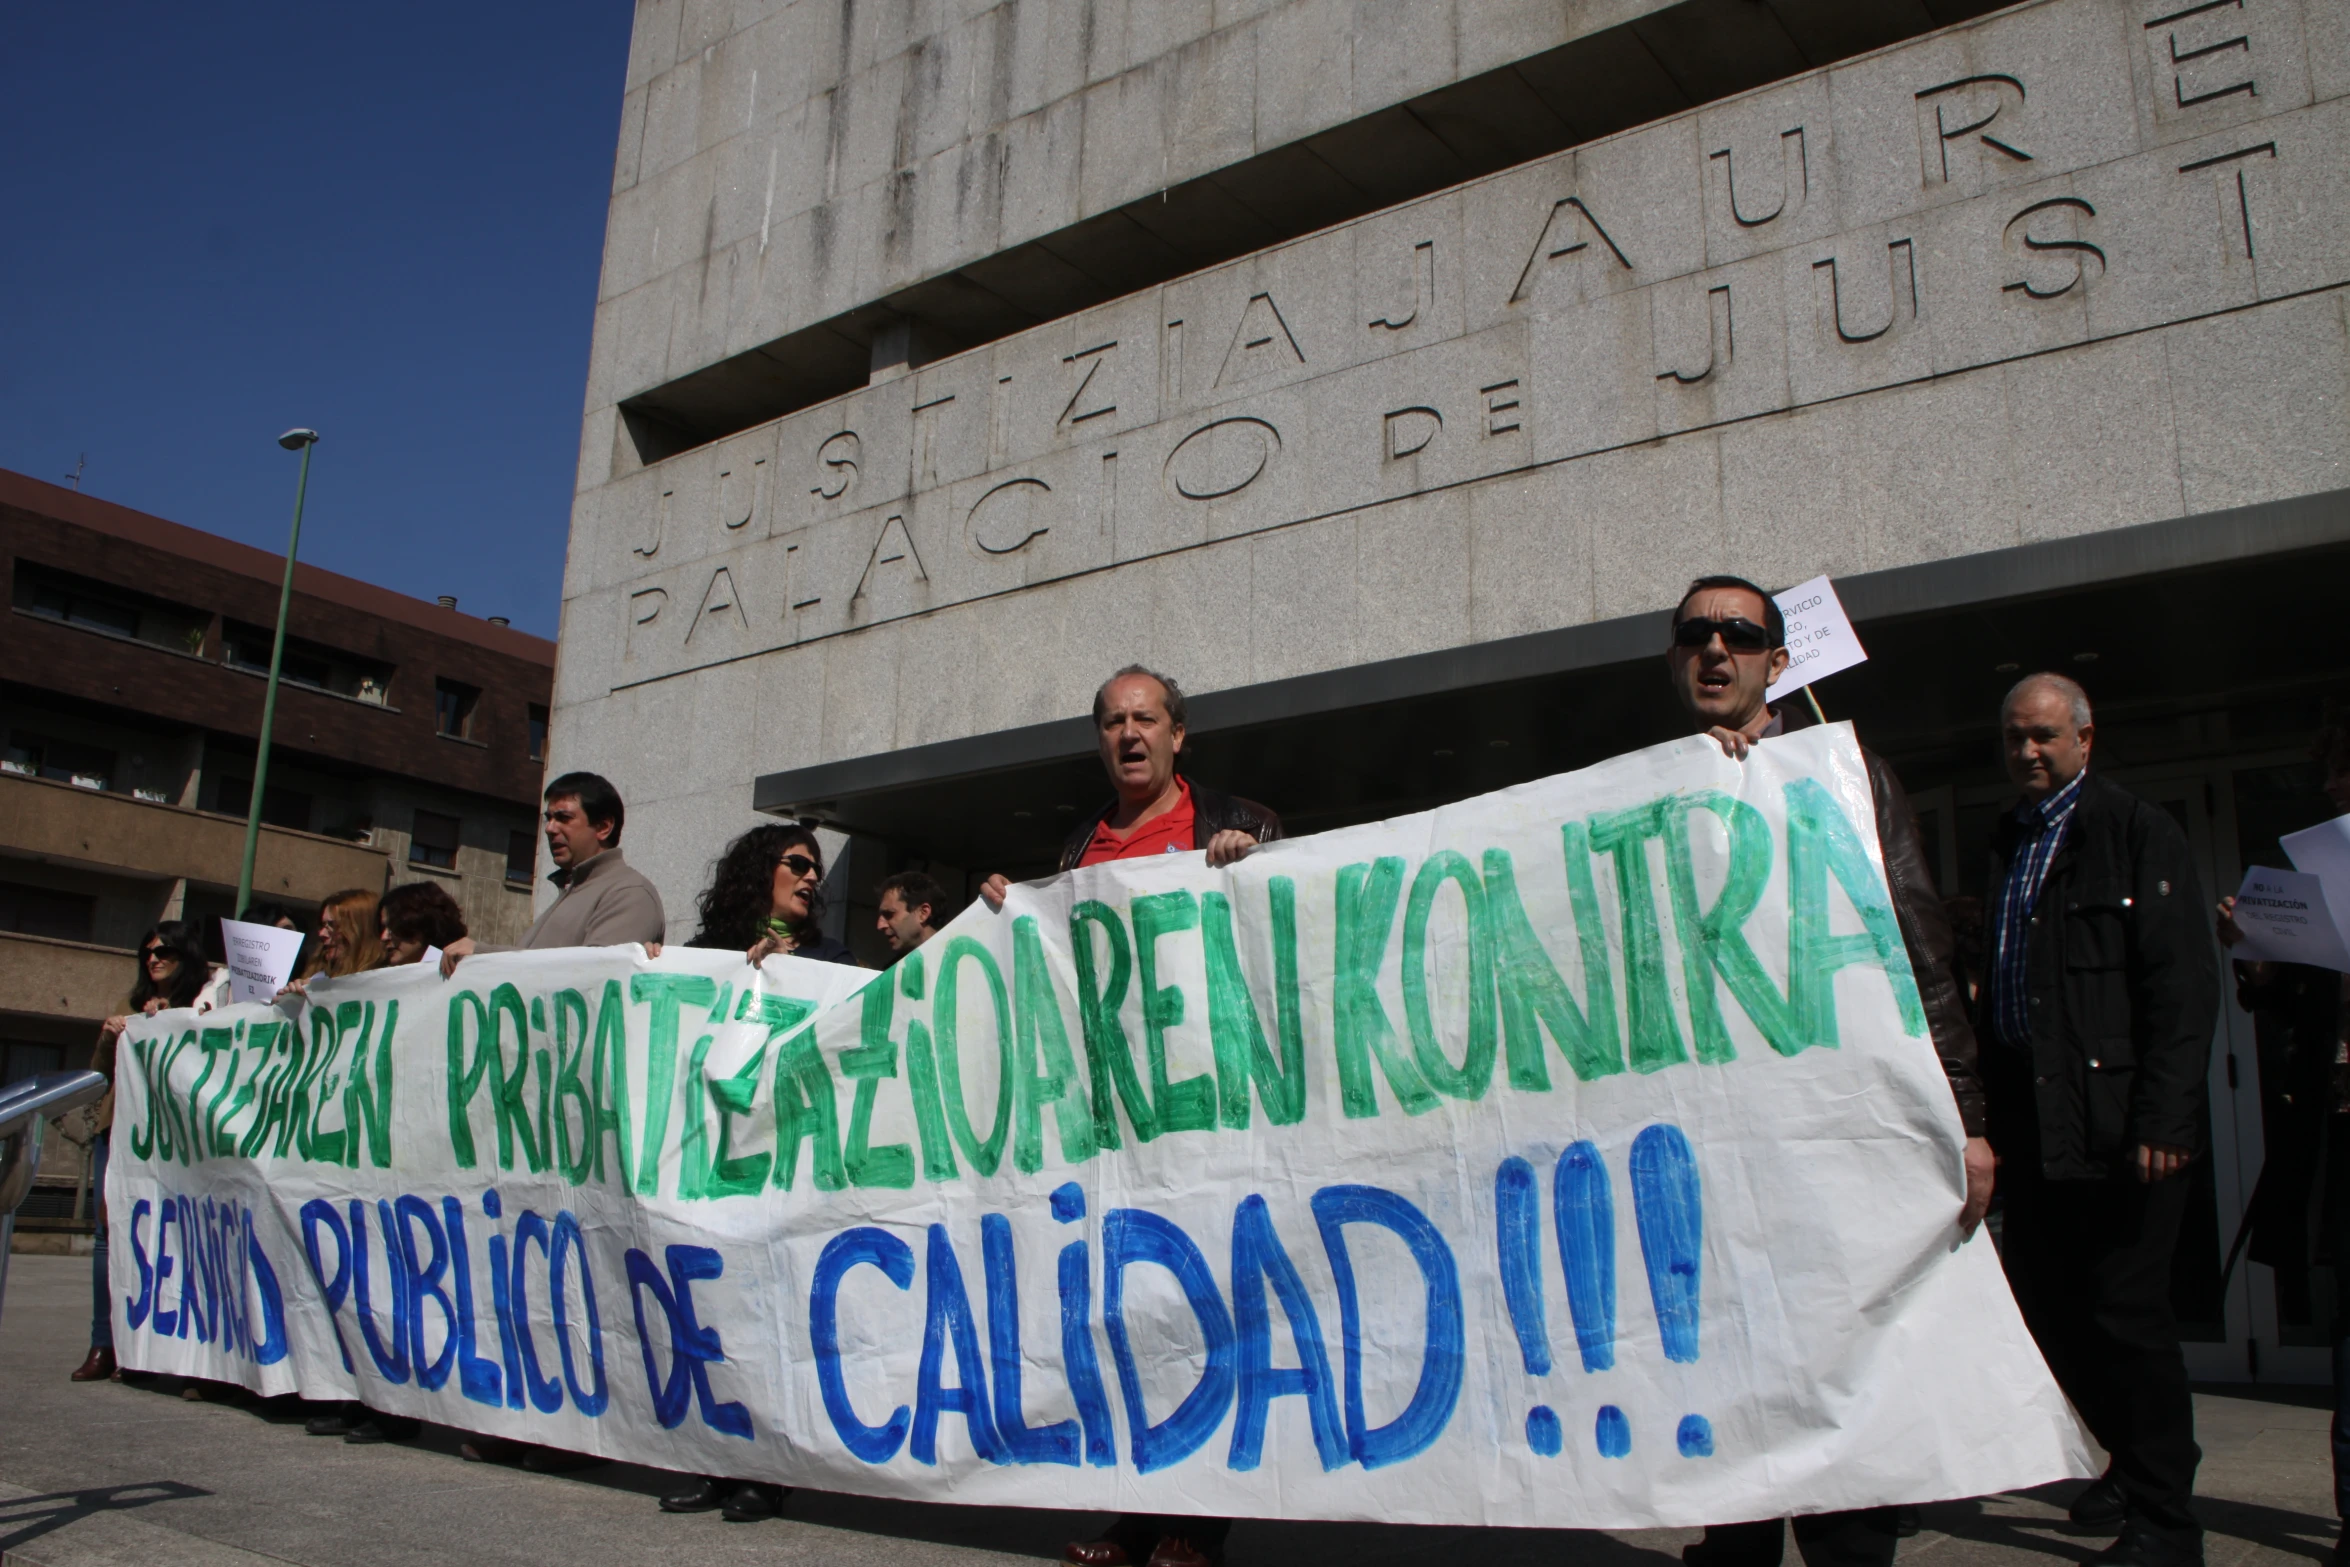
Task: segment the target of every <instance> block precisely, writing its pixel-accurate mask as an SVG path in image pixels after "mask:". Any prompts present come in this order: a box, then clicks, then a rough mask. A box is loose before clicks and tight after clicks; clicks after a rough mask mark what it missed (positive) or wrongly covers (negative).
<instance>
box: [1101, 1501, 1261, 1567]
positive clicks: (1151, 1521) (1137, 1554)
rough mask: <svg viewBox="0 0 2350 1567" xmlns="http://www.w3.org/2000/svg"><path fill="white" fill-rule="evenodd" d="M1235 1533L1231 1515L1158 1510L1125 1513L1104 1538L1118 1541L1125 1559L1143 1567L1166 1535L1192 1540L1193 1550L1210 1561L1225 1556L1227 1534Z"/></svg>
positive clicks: (1138, 1566)
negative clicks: (1183, 1514)
mask: <svg viewBox="0 0 2350 1567" xmlns="http://www.w3.org/2000/svg"><path fill="white" fill-rule="evenodd" d="M1231 1532H1232V1520H1231V1519H1229V1518H1209V1517H1206V1516H1204V1515H1203V1516H1199V1517H1164V1518H1162V1517H1160V1516H1159V1515H1158V1514H1156V1513H1123V1514H1121V1515H1120V1516H1119V1518H1118V1521H1117V1522H1116V1523H1113V1524H1111V1525H1110V1527H1109V1528H1108V1529H1107V1530H1105V1531H1104V1532H1103V1535H1102V1538H1103V1539H1105V1540H1115V1541H1117V1542H1118V1543H1119V1544H1120V1545H1122V1546H1124V1547H1125V1548H1126V1559H1127V1560H1128V1561H1130V1562H1132V1563H1133V1564H1134V1567H1143V1564H1144V1563H1145V1562H1147V1561H1149V1560H1150V1559H1151V1552H1152V1551H1154V1550H1156V1549H1158V1545H1159V1541H1160V1539H1162V1538H1163V1537H1164V1536H1167V1535H1170V1534H1173V1535H1180V1536H1182V1537H1183V1538H1184V1539H1186V1540H1189V1541H1190V1542H1191V1543H1192V1546H1193V1548H1194V1549H1196V1550H1198V1551H1199V1553H1200V1554H1201V1555H1203V1556H1205V1557H1207V1558H1208V1559H1209V1560H1210V1561H1222V1560H1223V1559H1224V1537H1225V1536H1226V1535H1228V1534H1230V1533H1231Z"/></svg>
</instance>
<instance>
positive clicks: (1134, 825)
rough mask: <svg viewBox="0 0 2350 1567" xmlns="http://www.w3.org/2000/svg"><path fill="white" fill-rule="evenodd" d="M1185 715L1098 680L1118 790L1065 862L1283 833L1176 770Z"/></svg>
mask: <svg viewBox="0 0 2350 1567" xmlns="http://www.w3.org/2000/svg"><path fill="white" fill-rule="evenodd" d="M1188 716H1189V715H1188V711H1187V704H1186V703H1185V701H1184V697H1183V688H1182V687H1181V686H1179V685H1177V684H1176V683H1175V682H1174V681H1173V680H1170V679H1168V678H1167V677H1166V676H1165V675H1162V674H1159V673H1158V672H1157V671H1155V670H1150V669H1145V668H1144V667H1143V666H1142V665H1140V664H1129V665H1127V666H1126V667H1125V668H1124V669H1121V670H1119V671H1118V672H1117V673H1116V674H1114V675H1112V676H1110V678H1109V679H1107V680H1105V681H1103V682H1102V685H1101V689H1100V690H1098V691H1096V692H1095V693H1094V696H1093V726H1094V740H1095V743H1096V745H1097V746H1098V747H1099V748H1100V751H1101V758H1102V770H1103V771H1104V772H1106V773H1108V774H1109V775H1110V786H1111V788H1112V789H1114V790H1115V791H1116V793H1115V794H1114V795H1113V796H1112V797H1111V799H1110V803H1109V804H1107V805H1105V806H1103V807H1102V808H1101V809H1100V810H1099V811H1097V812H1095V813H1094V814H1093V816H1092V817H1091V819H1089V820H1087V821H1085V822H1083V823H1081V824H1080V825H1079V826H1078V827H1077V829H1076V830H1075V831H1074V832H1072V833H1070V834H1069V838H1068V841H1067V842H1066V843H1064V844H1063V845H1062V846H1061V862H1060V869H1062V870H1064V871H1068V870H1074V869H1076V868H1077V867H1078V866H1080V865H1100V864H1104V863H1106V862H1108V861H1111V860H1125V859H1137V858H1143V857H1147V856H1150V855H1156V854H1181V853H1183V852H1184V851H1186V850H1190V849H1204V850H1205V851H1207V856H1208V863H1209V864H1210V865H1212V866H1223V865H1230V864H1232V863H1234V862H1235V861H1237V860H1240V859H1242V858H1244V857H1245V856H1246V855H1247V854H1248V852H1249V851H1250V850H1251V849H1254V848H1255V847H1256V846H1257V845H1259V844H1261V843H1269V842H1271V841H1273V840H1274V839H1276V838H1279V837H1280V836H1281V818H1280V817H1279V816H1276V815H1275V814H1274V813H1273V812H1272V811H1270V810H1268V809H1266V808H1265V807H1264V806H1262V805H1259V804H1257V803H1256V802H1255V801H1254V800H1244V799H1242V798H1240V797H1239V796H1238V795H1231V794H1226V793H1224V792H1223V791H1222V790H1218V789H1210V788H1208V787H1207V786H1205V785H1204V784H1194V783H1192V782H1191V781H1190V780H1189V779H1187V778H1185V777H1183V776H1182V775H1181V774H1180V773H1178V772H1177V771H1176V770H1175V759H1176V758H1177V757H1178V756H1179V755H1181V754H1182V751H1183V737H1184V734H1185V720H1186V718H1187V717H1188ZM1009 890H1010V883H1009V882H1008V881H1006V879H1005V878H1004V877H1003V876H1001V875H996V876H990V877H989V878H988V879H987V881H986V883H985V885H983V886H982V887H981V888H980V889H979V895H980V897H981V898H983V899H985V900H986V902H987V906H988V907H989V908H991V909H1001V908H1002V907H1003V905H1004V897H1005V894H1006V893H1007V892H1008V891H1009ZM1231 1532H1232V1520H1231V1519H1229V1518H1208V1517H1189V1518H1184V1517H1159V1516H1156V1515H1152V1514H1140V1513H1129V1514H1126V1515H1124V1516H1122V1517H1120V1518H1119V1519H1118V1520H1117V1521H1116V1522H1115V1523H1114V1524H1112V1525H1111V1527H1110V1529H1109V1531H1108V1532H1107V1533H1106V1534H1104V1535H1103V1536H1102V1537H1101V1538H1100V1539H1098V1540H1086V1541H1080V1542H1076V1543H1073V1544H1071V1545H1070V1546H1069V1547H1068V1549H1067V1550H1065V1551H1064V1552H1062V1559H1063V1560H1064V1561H1068V1562H1071V1563H1074V1564H1076V1567H1127V1564H1131V1567H1144V1564H1145V1563H1148V1564H1149V1567H1204V1564H1206V1563H1209V1562H1220V1561H1222V1560H1223V1559H1224V1540H1225V1537H1226V1536H1227V1535H1229V1534H1230V1533H1231Z"/></svg>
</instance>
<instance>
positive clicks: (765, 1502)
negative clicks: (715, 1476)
mask: <svg viewBox="0 0 2350 1567" xmlns="http://www.w3.org/2000/svg"><path fill="white" fill-rule="evenodd" d="M790 1494H791V1493H790V1492H789V1491H787V1490H786V1489H784V1487H782V1486H780V1485H769V1484H767V1483H765V1482H764V1481H756V1480H753V1481H745V1482H743V1483H742V1484H740V1485H737V1486H736V1487H735V1488H734V1489H733V1490H732V1491H729V1492H728V1493H727V1496H726V1505H725V1506H723V1507H721V1508H720V1509H719V1510H718V1514H719V1516H720V1517H722V1518H724V1519H725V1520H726V1521H727V1522H728V1523H763V1522H765V1521H766V1520H767V1519H769V1518H773V1517H776V1516H777V1515H778V1514H780V1513H781V1512H782V1511H783V1499H784V1498H785V1497H786V1496H789V1495H790Z"/></svg>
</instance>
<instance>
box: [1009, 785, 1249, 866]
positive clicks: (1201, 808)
mask: <svg viewBox="0 0 2350 1567" xmlns="http://www.w3.org/2000/svg"><path fill="white" fill-rule="evenodd" d="M1185 781H1186V782H1188V783H1191V846H1192V847H1193V848H1195V849H1204V848H1206V847H1207V846H1208V840H1209V839H1210V838H1213V837H1215V836H1216V834H1218V833H1220V832H1223V831H1225V830H1226V829H1231V830H1232V831H1235V832H1244V833H1247V834H1248V835H1249V836H1250V837H1251V838H1254V839H1256V841H1257V842H1259V843H1271V842H1272V841H1273V840H1274V839H1276V838H1278V837H1280V836H1281V818H1280V817H1279V816H1276V815H1275V814H1274V813H1273V812H1272V811H1271V810H1269V809H1268V808H1266V807H1265V806H1262V805H1259V804H1257V802H1256V801H1254V800H1244V799H1242V798H1241V797H1240V796H1239V795H1237V794H1226V793H1225V792H1224V791H1223V790H1221V789H1211V788H1209V787H1208V786H1207V785H1206V784H1204V783H1197V782H1192V781H1191V780H1188V779H1187V780H1185ZM1117 806H1118V802H1117V801H1116V800H1114V799H1113V800H1112V801H1111V802H1110V803H1109V804H1108V805H1105V806H1103V807H1102V808H1101V809H1100V810H1098V811H1096V812H1094V813H1093V814H1092V815H1091V816H1088V817H1087V818H1086V819H1085V820H1084V821H1083V822H1080V823H1079V824H1078V826H1077V830H1076V831H1075V832H1072V833H1071V834H1069V838H1068V841H1067V842H1066V843H1063V844H1062V845H1061V863H1060V864H1059V865H1057V866H1055V867H1053V868H1054V869H1055V870H1063V871H1073V870H1075V869H1076V868H1077V862H1078V861H1079V860H1082V859H1084V858H1085V846H1086V845H1087V844H1089V843H1091V842H1093V830H1094V829H1095V828H1096V827H1099V826H1100V825H1101V824H1102V820H1103V818H1105V817H1107V816H1108V815H1109V814H1110V812H1112V811H1113V810H1115V809H1117Z"/></svg>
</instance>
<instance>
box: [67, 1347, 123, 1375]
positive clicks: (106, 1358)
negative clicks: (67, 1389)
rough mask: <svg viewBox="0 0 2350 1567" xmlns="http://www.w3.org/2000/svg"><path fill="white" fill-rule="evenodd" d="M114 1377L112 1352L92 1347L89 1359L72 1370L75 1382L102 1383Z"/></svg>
mask: <svg viewBox="0 0 2350 1567" xmlns="http://www.w3.org/2000/svg"><path fill="white" fill-rule="evenodd" d="M113 1375H114V1351H113V1350H111V1349H105V1348H99V1347H93V1348H92V1349H91V1351H90V1358H89V1359H87V1360H85V1361H83V1362H82V1363H81V1364H80V1365H79V1366H76V1367H75V1368H74V1372H73V1380H74V1381H76V1382H103V1381H105V1380H106V1379H107V1378H109V1377H111V1376H113Z"/></svg>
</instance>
